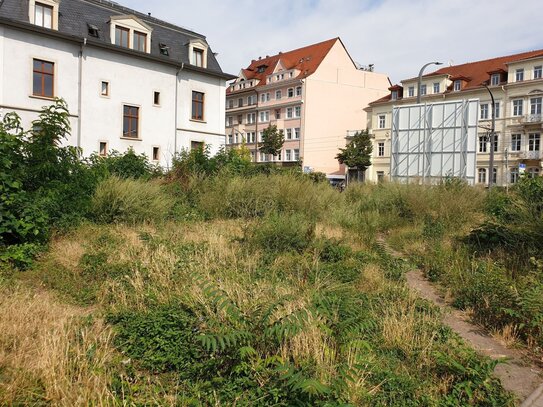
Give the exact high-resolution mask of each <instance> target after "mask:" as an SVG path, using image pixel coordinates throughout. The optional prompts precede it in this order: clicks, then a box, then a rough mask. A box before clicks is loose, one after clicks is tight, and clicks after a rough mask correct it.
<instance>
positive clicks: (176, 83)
mask: <svg viewBox="0 0 543 407" xmlns="http://www.w3.org/2000/svg"><path fill="white" fill-rule="evenodd" d="M184 68H185V63H184V62H181V66H180V67H179V69H178V70H177V72H176V73H175V114H174V117H175V129H174V131H175V133H174V137H173V142H174V145H173V155H174V157H175V156H176V155H177V127H178V126H177V123H178V121H177V118H178V114H179V113H178V112H177V107H178V105H179V97H178V96H179V95H178V92H179V74H180V73H181V71H182V70H183V69H184Z"/></svg>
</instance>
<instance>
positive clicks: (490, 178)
mask: <svg viewBox="0 0 543 407" xmlns="http://www.w3.org/2000/svg"><path fill="white" fill-rule="evenodd" d="M483 86H484V87H485V88H486V90H487V91H488V93H490V99H491V100H492V126H491V129H490V135H489V138H490V159H489V160H488V189H489V190H490V189H492V184H493V183H494V144H495V143H496V142H497V141H498V140H496V106H495V105H496V103H495V101H494V95H493V94H492V92H491V91H490V89H489V88H488V86H487V84H486V83H483Z"/></svg>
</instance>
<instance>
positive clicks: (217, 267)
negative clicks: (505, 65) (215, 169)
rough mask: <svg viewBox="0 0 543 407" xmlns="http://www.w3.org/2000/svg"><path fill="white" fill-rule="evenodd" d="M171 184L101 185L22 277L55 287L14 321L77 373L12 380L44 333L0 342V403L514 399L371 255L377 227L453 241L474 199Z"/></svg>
mask: <svg viewBox="0 0 543 407" xmlns="http://www.w3.org/2000/svg"><path fill="white" fill-rule="evenodd" d="M184 171H185V170H184ZM184 174H185V172H184ZM185 175H186V174H185ZM196 180H198V182H195V181H196ZM182 181H183V182H182V183H181V184H180V185H176V184H175V178H174V179H173V180H172V179H171V180H170V181H169V182H170V184H169V185H162V184H159V183H154V182H143V181H134V180H119V179H116V178H109V179H108V180H107V181H105V182H104V183H103V184H102V185H101V186H100V187H99V188H98V190H97V193H96V195H95V197H94V205H93V213H94V214H95V216H96V219H98V220H100V222H98V223H96V224H93V223H86V224H83V225H81V226H80V227H79V228H77V229H75V230H72V231H70V232H68V233H65V234H63V235H60V236H56V237H55V238H54V239H53V240H52V241H51V243H50V247H49V250H48V251H47V253H46V254H44V255H43V256H42V257H41V258H40V259H39V261H38V262H37V264H36V265H35V266H34V267H33V268H32V269H31V270H29V271H26V272H20V273H16V275H15V281H18V282H19V283H20V284H23V286H24V287H40V289H41V290H46V292H49V293H54V296H53V294H45V295H47V298H48V300H47V301H48V302H47V303H46V302H44V301H42V300H40V302H42V303H43V304H44V310H42V311H40V312H41V313H37V316H36V317H35V318H31V317H30V316H31V315H33V314H34V313H33V312H31V313H30V315H27V314H24V315H21V316H20V318H22V319H23V320H25V321H27V320H28V322H25V323H26V324H27V325H28V326H27V327H26V328H25V329H26V331H21V332H22V337H24V336H25V335H27V336H31V337H32V336H33V337H38V338H42V337H43V338H44V340H46V339H47V340H51V341H52V340H53V339H54V338H61V340H62V341H63V342H62V346H61V347H62V349H68V351H67V352H66V354H64V355H61V356H59V360H60V362H59V363H63V364H66V363H67V364H69V366H70V368H65V369H64V370H61V371H60V370H58V369H57V367H56V365H47V364H45V365H44V364H40V366H44V367H43V368H42V370H39V369H38V370H36V371H37V372H38V373H37V376H29V377H34V378H33V379H29V380H30V381H29V382H28V383H27V382H25V381H24V380H23V378H22V377H23V373H21V375H20V378H19V379H17V380H20V381H19V382H15V381H14V380H15V378H17V377H19V376H17V375H14V374H13V373H12V372H13V369H15V368H16V367H15V366H16V365H18V366H21V367H22V368H21V372H26V371H27V370H28V369H30V368H31V367H32V366H33V365H32V364H29V365H28V367H27V365H25V364H24V363H23V362H21V360H22V359H24V358H27V359H28V360H30V359H32V358H31V355H32V354H33V352H35V351H34V348H33V347H32V346H34V345H36V346H37V345H38V344H39V343H40V341H41V339H40V340H37V341H33V342H31V343H30V342H29V343H28V344H27V345H25V346H22V345H21V346H18V347H8V346H6V345H4V346H2V347H3V348H4V349H6V351H5V356H4V357H5V359H1V358H0V404H13V403H17V402H19V403H21V404H24V403H25V402H26V403H34V402H35V399H33V398H32V397H34V395H37V396H36V397H37V399H36V400H38V401H39V400H45V399H47V397H52V398H51V400H52V403H53V404H64V405H69V404H78V403H79V404H81V402H80V401H78V400H84V402H83V403H87V404H103V405H106V404H123V405H157V404H158V405H251V406H258V405H262V406H264V405H273V406H292V405H307V406H314V405H317V406H318V405H322V406H330V405H361V406H374V405H386V406H433V405H480V406H483V405H500V406H501V405H503V406H507V405H513V400H512V398H511V396H510V395H509V394H507V393H506V392H505V391H504V390H503V389H502V388H501V386H500V384H499V382H498V381H497V380H496V379H495V378H493V376H492V370H493V367H494V365H493V364H492V363H490V362H488V361H487V360H486V359H484V358H481V357H479V356H477V355H476V353H475V352H474V351H472V350H470V349H468V348H467V347H466V346H465V345H464V344H463V343H462V342H461V341H460V340H459V339H458V337H457V336H456V335H455V334H454V333H452V332H451V331H450V330H449V329H447V328H445V327H444V326H443V325H442V324H441V322H440V320H441V316H440V315H439V311H438V310H437V309H436V308H435V307H433V306H431V305H430V304H429V303H427V302H425V301H423V300H420V299H418V298H417V297H416V296H414V294H412V293H411V292H410V291H409V290H408V289H407V287H406V286H405V283H404V273H405V270H406V267H405V264H404V262H402V261H398V260H395V259H393V258H391V257H390V256H389V255H387V254H386V252H384V251H383V250H382V247H380V246H379V245H377V244H375V236H376V234H377V233H387V232H390V233H391V234H390V236H391V238H395V239H396V243H398V245H401V244H402V243H405V242H404V240H403V236H405V235H404V234H401V233H399V232H398V230H403V231H409V233H411V234H412V236H416V237H417V242H418V244H420V245H421V246H422V245H424V244H425V242H427V241H429V240H428V239H430V238H431V239H434V240H435V241H436V242H439V241H443V242H448V241H450V236H451V234H452V233H453V232H454V233H460V232H461V231H463V230H464V229H466V230H467V225H468V224H471V223H472V222H473V223H474V224H475V223H477V222H478V221H479V220H480V219H482V216H483V215H482V214H481V213H480V212H476V211H473V208H474V207H475V206H476V205H477V204H478V203H480V202H482V199H483V198H484V196H483V193H482V191H477V190H468V189H465V188H464V187H462V186H461V185H448V186H442V187H438V188H423V187H414V188H411V187H410V186H399V185H384V186H361V187H355V188H352V189H350V190H348V191H347V192H346V193H345V194H340V193H338V192H337V191H335V190H333V189H332V188H330V187H329V186H328V185H326V184H322V183H314V182H313V181H312V180H311V179H309V178H307V177H304V176H303V175H302V174H293V173H280V174H271V175H264V174H257V175H252V176H250V177H247V176H243V175H232V174H230V175H229V176H228V177H226V176H224V174H223V173H219V174H217V175H206V176H202V175H197V176H191V177H186V176H183V180H182ZM459 196H463V199H462V200H461V201H460V202H452V201H453V199H457V198H458V197H459ZM466 197H469V200H466V199H464V198H466ZM425 198H426V199H428V201H429V202H426V201H425V200H424V199H425ZM204 219H205V220H204ZM110 222H111V223H112V224H107V223H110ZM436 225H437V226H436ZM395 228H397V229H395ZM425 239H426V240H425ZM443 244H445V243H443ZM416 253H419V252H416ZM419 260H420V259H419ZM19 283H18V284H19ZM0 284H2V283H1V282H0ZM21 292H24V290H23V291H15V293H21ZM13 295H19V294H13ZM57 296H58V298H57ZM18 301H19V304H20V303H22V302H24V301H29V302H30V303H32V301H31V300H29V299H28V297H24V296H23V298H22V299H20V300H18ZM51 304H52V305H51ZM67 304H70V305H67ZM4 308H5V309H9V310H15V309H16V306H15V305H10V304H8V303H7V302H5V301H4V302H1V300H0V309H4ZM10 315H15V313H14V312H13V311H10ZM53 315H55V316H56V318H55V319H54V321H53V318H52V316H53ZM86 318H88V320H87V319H86ZM39 319H43V320H44V321H45V322H44V323H43V324H42V325H41V326H40V323H39ZM103 321H106V325H104V322H103ZM9 324H10V325H11V326H16V325H17V324H16V323H13V321H11V322H9V323H8V325H9ZM55 324H60V325H61V328H62V329H60V328H58V329H57V325H55ZM84 329H87V330H89V332H91V333H92V334H91V333H89V334H88V335H87V336H85V338H86V339H85V340H83V339H81V338H82V336H81V335H79V333H80V332H83V331H82V330H84ZM5 331H6V335H8V336H6V337H9V339H8V340H7V342H9V341H13V339H12V338H13V337H14V336H16V335H15V330H13V329H12V330H11V331H10V328H9V327H8V326H7V325H6V327H5ZM17 332H19V331H17ZM35 332H38V333H35ZM59 332H65V333H62V334H60V333H59ZM85 332H86V331H85ZM0 338H3V337H2V334H0ZM0 341H1V339H0ZM7 342H5V343H7ZM83 350H84V351H83ZM45 353H47V352H45ZM51 354H52V355H56V353H55V352H52V353H51ZM2 355H4V354H2ZM18 355H19V356H18ZM88 355H92V357H89V356H88ZM94 355H98V356H94ZM2 360H13V362H9V363H2ZM37 360H39V359H37ZM76 362H77V363H76ZM6 369H7V370H6ZM74 369H76V370H74ZM4 372H9V374H7V375H6V374H4ZM47 375H49V376H47ZM71 375H77V379H74V380H72V381H70V382H67V381H66V378H69V377H71ZM46 376H47V377H54V378H56V380H57V381H52V382H49V381H47V380H49V379H47V380H46V379H44V377H46ZM25 377H26V376H25ZM25 380H26V379H25ZM13 383H15V385H14V384H13ZM50 383H53V384H50ZM97 387H99V388H100V389H99V390H98V388H97ZM50 388H51V389H52V388H54V389H56V390H55V391H56V393H51V392H52V390H49V389H50ZM13 389H20V390H13ZM28 389H34V390H33V393H32V392H31V391H30V390H28ZM91 393H92V394H91ZM74 400H75V401H74Z"/></svg>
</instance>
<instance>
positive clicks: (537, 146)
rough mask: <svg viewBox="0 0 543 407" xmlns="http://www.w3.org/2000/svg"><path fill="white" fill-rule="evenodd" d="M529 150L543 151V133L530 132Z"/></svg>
mask: <svg viewBox="0 0 543 407" xmlns="http://www.w3.org/2000/svg"><path fill="white" fill-rule="evenodd" d="M528 151H541V133H529V134H528Z"/></svg>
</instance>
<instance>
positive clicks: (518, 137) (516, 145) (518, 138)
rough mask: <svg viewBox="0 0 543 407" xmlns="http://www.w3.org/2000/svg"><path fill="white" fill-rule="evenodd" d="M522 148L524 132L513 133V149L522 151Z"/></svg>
mask: <svg viewBox="0 0 543 407" xmlns="http://www.w3.org/2000/svg"><path fill="white" fill-rule="evenodd" d="M521 149H522V134H520V133H513V134H511V151H520V150H521Z"/></svg>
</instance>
